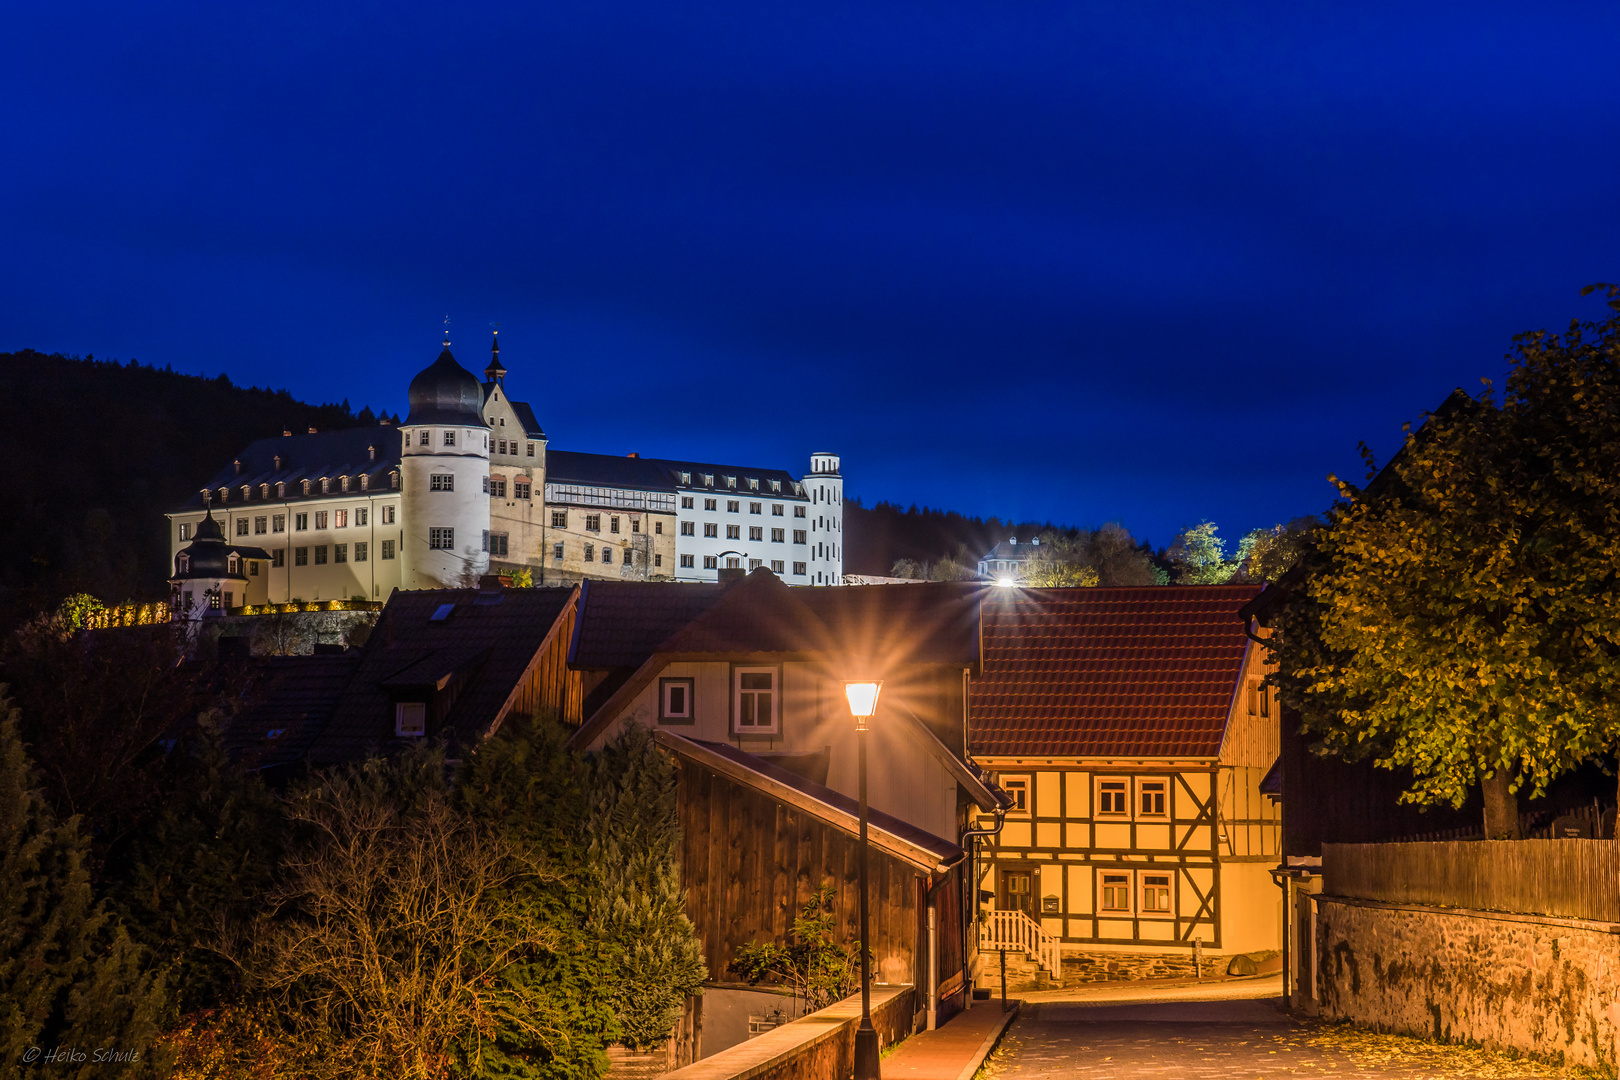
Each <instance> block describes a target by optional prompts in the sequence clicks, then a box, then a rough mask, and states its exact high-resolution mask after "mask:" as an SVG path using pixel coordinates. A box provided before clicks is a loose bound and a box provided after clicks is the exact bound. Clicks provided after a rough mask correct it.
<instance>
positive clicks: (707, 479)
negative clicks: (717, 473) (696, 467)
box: [703, 473, 714, 487]
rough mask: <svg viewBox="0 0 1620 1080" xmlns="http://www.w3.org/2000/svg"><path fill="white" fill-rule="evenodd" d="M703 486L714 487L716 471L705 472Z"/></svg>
mask: <svg viewBox="0 0 1620 1080" xmlns="http://www.w3.org/2000/svg"><path fill="white" fill-rule="evenodd" d="M703 486H704V487H714V473H704V474H703Z"/></svg>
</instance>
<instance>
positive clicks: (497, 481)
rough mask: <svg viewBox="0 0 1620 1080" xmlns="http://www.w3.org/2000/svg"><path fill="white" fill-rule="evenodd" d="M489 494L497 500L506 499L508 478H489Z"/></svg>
mask: <svg viewBox="0 0 1620 1080" xmlns="http://www.w3.org/2000/svg"><path fill="white" fill-rule="evenodd" d="M489 493H490V494H491V495H493V496H495V498H497V499H504V498H506V477H504V476H492V477H490V478H489Z"/></svg>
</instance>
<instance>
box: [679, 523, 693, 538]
mask: <svg viewBox="0 0 1620 1080" xmlns="http://www.w3.org/2000/svg"><path fill="white" fill-rule="evenodd" d="M681 535H682V536H692V535H694V528H693V524H692V522H690V521H683V522H681Z"/></svg>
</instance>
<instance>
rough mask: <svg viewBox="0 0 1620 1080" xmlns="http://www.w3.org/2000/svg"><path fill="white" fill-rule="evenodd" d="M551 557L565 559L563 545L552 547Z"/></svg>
mask: <svg viewBox="0 0 1620 1080" xmlns="http://www.w3.org/2000/svg"><path fill="white" fill-rule="evenodd" d="M551 557H552V558H553V559H561V558H562V557H563V552H562V545H561V544H553V545H551Z"/></svg>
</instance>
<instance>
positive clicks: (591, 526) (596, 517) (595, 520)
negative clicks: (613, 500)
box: [585, 514, 602, 532]
mask: <svg viewBox="0 0 1620 1080" xmlns="http://www.w3.org/2000/svg"><path fill="white" fill-rule="evenodd" d="M585 531H586V532H601V531H602V515H601V514H586V515H585Z"/></svg>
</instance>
